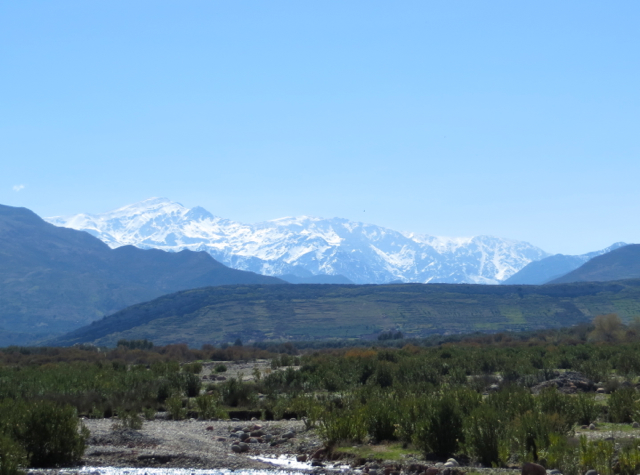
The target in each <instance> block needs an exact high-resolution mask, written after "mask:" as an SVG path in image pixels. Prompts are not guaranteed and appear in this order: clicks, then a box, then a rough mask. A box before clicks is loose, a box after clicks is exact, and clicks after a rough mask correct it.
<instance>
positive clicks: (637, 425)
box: [631, 422, 640, 429]
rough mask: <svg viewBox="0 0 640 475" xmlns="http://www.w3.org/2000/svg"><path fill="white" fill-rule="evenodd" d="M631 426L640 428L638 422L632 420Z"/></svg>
mask: <svg viewBox="0 0 640 475" xmlns="http://www.w3.org/2000/svg"><path fill="white" fill-rule="evenodd" d="M631 427H633V428H634V429H640V422H634V423H633V424H631Z"/></svg>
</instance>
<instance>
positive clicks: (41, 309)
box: [0, 205, 282, 346]
mask: <svg viewBox="0 0 640 475" xmlns="http://www.w3.org/2000/svg"><path fill="white" fill-rule="evenodd" d="M0 281H1V282H2V286H1V287H0V346H6V345H10V344H27V343H29V342H31V341H33V340H34V339H40V338H43V337H45V336H49V335H54V334H61V333H64V332H68V331H70V330H72V329H74V328H78V327H80V326H82V325H86V324H88V323H90V322H92V321H93V320H95V319H98V318H101V317H102V316H104V315H107V314H111V313H113V312H116V311H118V310H120V309H123V308H125V307H128V306H130V305H132V304H135V303H139V302H144V301H148V300H151V299H154V298H156V297H159V296H160V295H163V294H167V293H171V292H176V291H178V290H185V289H189V288H195V287H203V286H211V285H223V284H268V283H282V281H281V280H279V279H275V278H272V277H266V276H261V275H257V274H254V273H251V272H243V271H238V270H235V269H229V268H228V267H226V266H225V265H223V264H221V263H219V262H217V261H215V260H214V259H213V258H212V257H211V256H210V255H209V254H207V253H205V252H191V251H182V252H178V253H168V252H164V251H159V250H142V249H138V248H136V247H133V246H123V247H120V248H118V249H110V248H109V246H107V245H106V244H104V243H103V242H102V241H100V240H99V239H97V238H95V237H93V236H91V235H89V234H88V233H85V232H82V231H76V230H73V229H67V228H59V227H56V226H54V225H52V224H49V223H46V222H45V221H43V220H42V219H41V218H39V217H38V216H37V215H36V214H35V213H33V212H31V211H29V210H28V209H26V208H13V207H9V206H2V205H0Z"/></svg>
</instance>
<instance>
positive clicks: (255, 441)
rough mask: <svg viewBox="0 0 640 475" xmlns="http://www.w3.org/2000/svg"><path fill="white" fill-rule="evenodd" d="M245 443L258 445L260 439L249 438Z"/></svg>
mask: <svg viewBox="0 0 640 475" xmlns="http://www.w3.org/2000/svg"><path fill="white" fill-rule="evenodd" d="M245 442H246V443H247V444H257V443H258V439H256V438H255V437H249V438H248V439H247V440H246V441H245Z"/></svg>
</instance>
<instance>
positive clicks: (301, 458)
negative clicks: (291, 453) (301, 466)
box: [296, 454, 307, 462]
mask: <svg viewBox="0 0 640 475" xmlns="http://www.w3.org/2000/svg"><path fill="white" fill-rule="evenodd" d="M306 461H307V456H306V455H305V454H301V455H298V456H296V462H306Z"/></svg>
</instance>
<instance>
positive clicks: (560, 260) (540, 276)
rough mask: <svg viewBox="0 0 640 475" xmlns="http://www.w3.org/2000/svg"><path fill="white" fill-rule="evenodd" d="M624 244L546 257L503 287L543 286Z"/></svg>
mask: <svg viewBox="0 0 640 475" xmlns="http://www.w3.org/2000/svg"><path fill="white" fill-rule="evenodd" d="M626 245H627V244H626V243H624V242H616V243H615V244H612V245H611V246H609V247H607V248H605V249H602V250H600V251H594V252H589V253H587V254H582V255H579V256H567V255H565V254H556V255H555V256H549V257H545V258H544V259H540V260H539V261H533V262H530V263H529V264H527V265H526V266H525V267H523V268H522V269H520V270H519V271H518V272H516V273H515V274H513V275H512V276H511V277H509V278H508V279H507V280H505V281H504V282H502V284H503V285H542V284H546V283H547V282H550V281H552V280H553V279H557V278H559V277H561V276H563V275H565V274H568V273H569V272H571V271H573V270H575V269H577V268H578V267H580V266H581V265H582V264H584V263H585V262H588V261H589V260H590V259H593V258H594V257H597V256H600V255H602V254H606V253H607V252H611V251H613V250H614V249H618V248H620V247H622V246H626Z"/></svg>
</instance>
